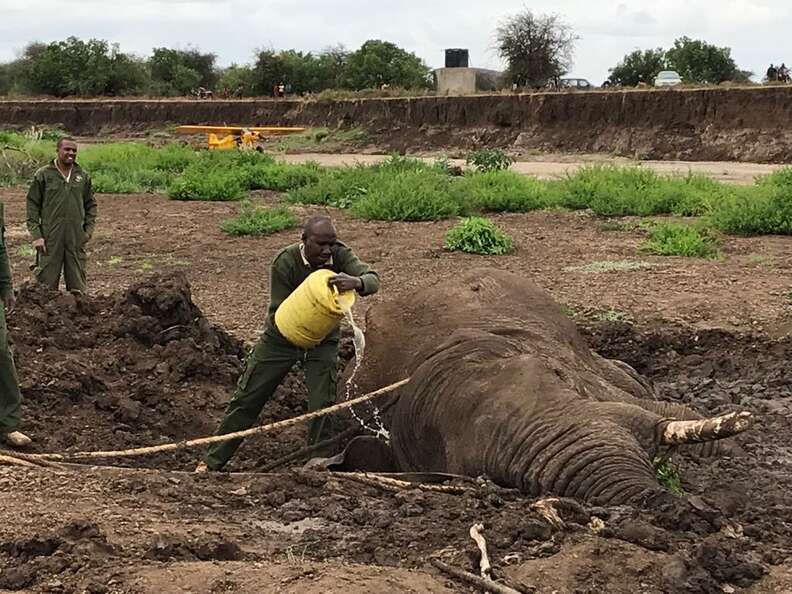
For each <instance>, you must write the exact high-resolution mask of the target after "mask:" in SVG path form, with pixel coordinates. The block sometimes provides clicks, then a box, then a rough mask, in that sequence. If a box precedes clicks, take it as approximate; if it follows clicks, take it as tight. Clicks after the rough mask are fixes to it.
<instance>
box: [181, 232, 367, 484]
mask: <svg viewBox="0 0 792 594" xmlns="http://www.w3.org/2000/svg"><path fill="white" fill-rule="evenodd" d="M322 268H325V269H328V270H331V271H333V272H334V273H335V274H334V275H333V276H331V277H330V278H329V280H328V284H329V285H331V286H334V287H337V288H338V290H339V291H357V292H358V294H360V295H361V296H365V295H372V294H373V293H376V292H377V291H378V290H379V276H378V275H377V273H376V272H374V271H373V270H372V269H371V268H370V267H369V266H368V264H365V263H363V262H361V261H360V260H358V258H357V256H356V255H355V253H354V252H353V251H352V249H351V248H349V247H347V246H346V245H344V244H343V243H341V242H340V241H338V237H337V236H336V230H335V227H334V226H333V222H332V221H331V220H330V219H329V218H328V217H312V218H310V219H308V221H307V222H306V223H305V227H304V228H303V233H302V241H301V242H300V243H294V244H292V245H290V246H288V247H286V248H284V249H283V250H282V251H281V252H280V253H279V254H278V255H277V256H275V259H274V260H273V261H272V264H271V266H270V287H269V291H270V300H269V308H268V310H267V321H266V325H265V329H264V333H263V334H262V335H261V338H260V339H259V341H258V344H256V347H255V348H254V349H253V352H252V353H251V354H250V355H249V356H248V358H247V361H246V363H245V370H244V371H243V372H242V375H241V377H240V378H239V382H238V383H237V389H236V391H235V392H234V395H233V397H232V398H231V401H230V402H229V403H228V406H227V408H226V412H225V416H224V417H223V420H222V422H221V423H220V427H219V428H218V429H217V435H224V434H226V433H233V432H236V431H241V430H244V429H249V428H250V427H252V426H253V424H254V423H255V422H256V419H257V418H258V416H259V413H260V412H261V409H262V408H263V407H264V405H265V404H266V403H267V401H268V400H269V399H270V398H271V397H272V394H273V393H274V392H275V390H276V389H277V387H278V386H279V385H280V383H281V382H282V381H283V380H284V378H285V377H286V375H287V374H288V373H289V371H290V370H291V368H292V367H294V365H295V364H297V363H298V362H300V363H301V364H302V368H303V370H304V372H305V384H306V387H307V388H308V410H309V411H315V410H318V409H321V408H324V407H326V406H329V405H330V404H332V403H333V402H334V401H335V397H336V369H337V366H338V340H339V336H340V332H339V330H338V328H336V329H335V330H334V331H333V332H331V333H330V335H329V336H328V337H327V338H325V339H324V341H323V342H322V343H320V344H319V345H317V346H315V347H314V348H312V349H308V350H305V349H302V348H300V347H298V346H295V345H293V344H291V343H290V342H289V341H288V340H286V338H284V336H283V335H282V334H281V333H280V331H279V330H278V327H277V326H276V324H275V312H276V311H277V309H278V307H280V305H281V303H283V302H284V301H285V300H286V298H287V297H288V296H289V295H291V294H292V292H293V291H294V290H295V289H296V288H297V287H299V286H300V284H301V283H302V282H303V281H304V280H305V279H306V278H308V276H309V275H310V274H311V273H312V272H314V271H315V270H319V269H322ZM329 432H330V430H329V423H328V422H327V418H326V417H320V418H318V419H314V421H312V422H311V424H310V426H309V430H308V441H309V443H311V444H315V443H317V442H319V441H322V440H324V439H327V437H328V433H329ZM241 443H242V440H241V439H235V440H233V441H225V442H221V443H216V444H213V445H211V446H209V449H208V452H207V455H206V461H205V462H202V463H200V464H199V465H198V467H197V468H196V469H195V470H196V472H206V471H208V470H220V469H221V468H223V466H225V464H226V462H228V461H229V460H230V459H231V457H232V456H233V455H234V452H236V450H237V448H238V447H239V446H240V444H241Z"/></svg>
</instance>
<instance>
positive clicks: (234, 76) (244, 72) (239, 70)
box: [217, 64, 256, 95]
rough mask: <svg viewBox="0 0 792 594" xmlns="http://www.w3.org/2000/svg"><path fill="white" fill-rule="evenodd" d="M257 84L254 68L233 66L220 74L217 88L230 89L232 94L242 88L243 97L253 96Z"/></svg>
mask: <svg viewBox="0 0 792 594" xmlns="http://www.w3.org/2000/svg"><path fill="white" fill-rule="evenodd" d="M255 82H256V81H255V73H254V72H253V67H252V66H248V65H242V66H240V65H238V64H231V66H229V67H228V68H226V69H225V70H223V71H222V73H221V74H220V80H219V81H218V83H217V88H218V89H228V90H229V91H231V93H234V92H235V91H236V90H237V89H239V88H241V89H242V95H252V94H253V93H254V89H255Z"/></svg>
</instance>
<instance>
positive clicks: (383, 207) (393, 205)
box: [350, 171, 461, 221]
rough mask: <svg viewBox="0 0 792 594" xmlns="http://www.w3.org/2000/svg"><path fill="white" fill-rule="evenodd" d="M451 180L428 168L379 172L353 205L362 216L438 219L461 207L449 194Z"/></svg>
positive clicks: (384, 218)
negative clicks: (423, 169)
mask: <svg viewBox="0 0 792 594" xmlns="http://www.w3.org/2000/svg"><path fill="white" fill-rule="evenodd" d="M449 185H450V180H449V179H448V178H447V177H445V176H443V175H440V174H438V173H435V172H427V171H403V172H396V173H391V172H384V173H383V172H380V173H378V174H376V175H375V176H373V177H372V179H371V180H370V184H369V185H368V187H366V189H365V191H364V192H362V193H361V194H360V195H359V197H358V199H357V200H355V201H354V203H353V204H352V205H351V207H350V210H351V212H352V214H353V215H354V216H356V217H359V218H361V219H368V220H372V219H373V220H381V221H436V220H439V219H445V218H448V217H450V216H453V215H455V214H458V213H459V212H460V210H461V206H460V204H459V203H458V202H457V201H456V200H455V199H454V198H453V197H452V196H451V195H450V193H449Z"/></svg>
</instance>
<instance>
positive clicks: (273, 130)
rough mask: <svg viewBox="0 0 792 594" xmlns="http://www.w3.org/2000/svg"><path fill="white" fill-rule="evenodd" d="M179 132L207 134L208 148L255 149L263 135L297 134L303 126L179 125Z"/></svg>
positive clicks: (302, 129) (177, 130)
mask: <svg viewBox="0 0 792 594" xmlns="http://www.w3.org/2000/svg"><path fill="white" fill-rule="evenodd" d="M176 132H177V133H179V134H201V133H205V134H206V135H207V137H206V141H207V144H208V146H209V148H210V149H214V150H228V149H233V148H241V149H255V148H256V145H257V143H258V142H259V140H261V138H262V137H263V136H284V135H286V134H299V133H300V132H305V128H283V127H279V126H179V127H178V128H176Z"/></svg>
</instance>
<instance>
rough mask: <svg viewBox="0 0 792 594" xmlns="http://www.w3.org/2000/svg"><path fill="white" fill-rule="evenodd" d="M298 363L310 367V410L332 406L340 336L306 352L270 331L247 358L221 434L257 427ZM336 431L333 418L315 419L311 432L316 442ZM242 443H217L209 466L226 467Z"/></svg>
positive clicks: (307, 374)
mask: <svg viewBox="0 0 792 594" xmlns="http://www.w3.org/2000/svg"><path fill="white" fill-rule="evenodd" d="M298 361H299V362H302V364H303V367H304V369H305V385H306V387H307V388H308V410H309V411H315V410H318V409H320V408H324V407H325V406H328V405H330V404H332V403H333V402H334V401H335V395H336V379H337V363H338V340H337V339H335V338H331V339H330V340H327V341H325V342H323V343H322V344H320V345H318V346H317V347H315V348H313V349H310V350H305V349H301V348H299V347H296V346H294V345H293V344H291V343H290V342H288V341H287V340H286V339H285V338H283V337H282V336H280V335H276V334H274V333H273V331H272V330H268V331H267V332H265V333H264V335H263V336H262V337H261V339H260V340H259V342H258V344H257V345H256V348H255V349H253V352H252V353H251V354H250V355H249V356H248V358H247V362H246V364H245V370H244V371H243V372H242V375H241V376H240V378H239V382H238V383H237V389H236V391H235V392H234V395H233V396H232V397H231V400H230V402H229V403H228V406H227V407H226V412H225V416H224V417H223V420H222V421H221V423H220V427H219V428H218V429H217V435H223V434H226V433H233V432H234V431H242V430H245V429H249V428H250V427H252V426H253V425H254V423H255V422H256V420H257V419H258V416H259V413H260V412H261V409H262V408H264V405H265V404H266V403H267V401H268V400H269V399H270V398H271V397H272V394H273V393H274V392H275V390H276V389H277V387H278V386H279V385H280V383H281V382H282V381H283V379H284V378H285V377H286V375H287V374H288V373H289V371H290V370H291V368H292V367H294V364H295V363H297V362H298ZM330 433H331V427H330V420H329V419H328V417H320V418H318V419H314V420H313V421H312V422H311V425H310V427H309V430H308V442H309V443H311V444H313V443H317V442H319V441H322V440H323V439H326V438H327V437H328V436H329V434H330ZM241 444H242V440H241V439H235V440H231V441H225V442H222V443H216V444H212V445H211V446H209V449H208V452H207V456H206V464H207V466H209V468H210V469H212V470H220V469H221V468H222V467H223V466H225V464H226V462H228V461H229V460H230V459H231V456H233V455H234V452H236V450H237V448H239V446H240V445H241Z"/></svg>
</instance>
